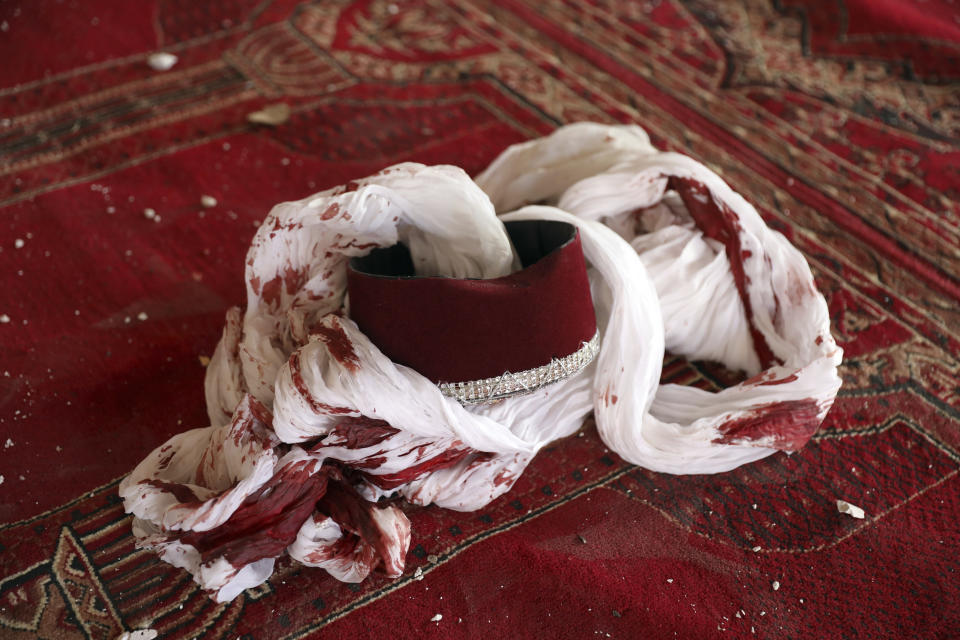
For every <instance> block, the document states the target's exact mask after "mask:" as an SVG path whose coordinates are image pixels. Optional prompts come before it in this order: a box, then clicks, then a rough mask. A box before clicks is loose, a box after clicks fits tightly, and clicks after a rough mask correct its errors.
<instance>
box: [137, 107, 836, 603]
mask: <svg viewBox="0 0 960 640" xmlns="http://www.w3.org/2000/svg"><path fill="white" fill-rule="evenodd" d="M528 203H537V204H528ZM507 211H511V212H510V213H505V212H507ZM498 212H500V213H501V215H500V216H499V217H498V215H497V213H498ZM531 219H547V220H558V221H562V222H567V223H570V224H573V225H575V226H576V227H577V228H578V229H579V231H580V235H581V240H582V244H583V250H584V256H585V258H586V260H587V264H588V267H589V270H588V274H589V276H590V280H591V289H592V292H593V299H594V305H595V308H596V313H597V322H598V327H599V331H600V335H601V348H600V353H599V356H598V357H597V359H596V360H595V361H594V362H593V363H592V364H591V365H590V366H588V367H587V368H586V369H585V370H584V371H583V372H581V373H580V374H578V375H576V376H573V377H570V378H568V379H565V380H563V381H561V382H558V383H555V384H552V385H550V386H547V387H545V388H542V389H540V390H538V391H536V392H534V393H531V394H528V395H523V396H518V397H512V398H507V399H505V400H503V401H501V402H498V403H495V404H482V405H471V406H469V407H465V406H462V405H460V404H459V403H458V402H457V401H456V400H454V399H452V398H449V397H447V396H445V395H443V393H441V391H440V389H439V388H438V387H437V386H436V385H434V384H433V383H432V382H431V381H430V380H428V379H426V378H425V377H423V376H422V375H420V374H419V373H417V372H416V371H414V370H412V369H410V368H407V367H404V366H402V365H399V364H396V363H394V362H392V361H390V360H389V359H388V358H386V357H385V356H384V355H383V354H382V353H381V352H380V351H379V350H378V349H377V347H376V346H375V345H374V344H372V343H371V342H370V341H369V340H368V339H367V338H366V336H364V335H363V334H362V333H361V332H360V331H359V329H358V328H357V326H356V325H355V324H354V323H353V322H352V321H351V320H350V319H349V300H348V299H347V295H346V294H347V292H346V275H345V271H346V261H347V260H348V259H349V258H351V257H353V256H359V255H363V254H365V253H367V252H369V251H370V250H372V249H373V248H375V247H385V246H390V245H393V244H395V243H397V242H403V243H405V244H406V245H407V246H408V247H409V249H410V252H411V255H412V257H413V260H414V265H415V269H416V272H417V274H418V275H431V276H448V277H456V278H495V277H500V276H503V275H506V274H508V273H511V272H512V271H514V270H516V269H517V268H518V262H517V259H516V258H515V256H514V252H513V250H512V247H511V245H510V241H509V239H508V237H507V235H506V233H505V232H504V228H503V224H502V221H508V220H531ZM245 279H246V285H247V306H246V308H245V309H244V310H242V311H241V310H240V309H239V308H234V309H231V310H230V311H229V312H228V313H227V320H226V326H225V328H224V332H223V337H222V339H221V341H220V343H219V345H218V346H217V349H216V351H215V353H214V355H213V357H212V359H211V362H210V364H209V367H208V370H207V378H206V384H205V389H206V398H207V408H208V413H209V417H210V422H211V426H209V427H206V428H203V429H195V430H192V431H187V432H185V433H182V434H180V435H177V436H174V437H173V438H171V439H170V440H169V441H168V442H167V443H165V444H164V445H162V446H161V447H159V448H158V449H157V450H155V451H154V452H153V453H152V454H150V456H148V457H147V458H146V459H145V460H144V461H143V462H141V463H140V465H139V466H137V468H136V469H135V470H134V471H133V473H131V475H130V476H129V477H127V478H126V479H125V480H124V481H123V483H122V484H121V487H120V493H121V496H122V497H123V499H124V504H125V507H126V509H127V511H128V512H131V513H133V514H134V516H135V520H134V533H135V535H136V537H137V539H138V544H139V545H140V546H143V547H148V548H152V549H154V550H156V551H157V552H158V553H159V554H160V555H161V557H162V558H163V559H164V560H166V561H168V562H170V563H172V564H174V565H176V566H179V567H183V568H185V569H187V570H188V571H190V572H191V573H192V574H193V576H194V578H195V579H196V580H197V582H198V583H200V584H201V585H202V586H203V587H204V588H205V589H209V590H211V591H212V592H213V595H214V597H215V598H216V599H217V600H221V601H223V600H229V599H231V598H233V597H235V596H236V595H237V594H239V593H240V592H241V591H242V590H243V589H245V588H248V587H251V586H255V585H257V584H259V583H261V582H263V581H264V580H266V579H267V578H268V577H269V576H270V574H271V573H272V570H273V564H274V560H275V558H276V557H278V556H280V555H282V554H283V553H289V554H290V555H291V556H292V557H293V558H294V559H296V560H297V561H299V562H302V563H304V564H306V565H309V566H317V567H322V568H324V569H326V570H327V571H328V572H330V573H331V574H332V575H333V576H334V577H336V578H338V579H340V580H345V581H351V582H356V581H360V580H363V579H364V578H365V577H366V576H367V575H368V574H369V572H370V571H371V570H373V569H374V568H378V567H379V568H380V569H382V570H383V571H384V572H385V573H387V575H389V576H393V577H396V576H399V575H400V574H401V573H402V571H403V565H404V557H405V555H406V551H407V548H408V546H409V544H410V525H409V522H408V521H407V519H406V517H405V516H404V514H403V512H402V510H401V509H400V508H399V507H398V506H397V504H396V503H395V502H390V501H380V502H378V500H379V499H380V498H383V497H385V496H393V495H395V494H396V495H400V496H402V497H403V498H405V499H406V500H407V501H409V502H411V503H414V504H420V505H427V504H431V503H433V504H437V505H439V506H441V507H445V508H450V509H457V510H463V511H470V510H475V509H478V508H481V507H482V506H484V505H486V504H487V503H489V502H490V501H491V500H493V499H495V498H496V497H497V496H499V495H502V494H503V493H504V492H506V491H508V490H509V489H510V487H511V486H512V485H513V482H514V481H515V480H516V478H517V477H519V475H520V474H521V473H522V472H523V470H524V468H525V467H526V465H527V464H528V463H529V462H530V460H531V459H532V458H533V457H534V456H535V455H536V453H537V451H539V450H540V449H541V448H542V447H543V446H545V445H546V444H548V443H549V442H551V441H553V440H556V439H558V438H562V437H564V436H567V435H570V434H572V433H574V432H575V431H576V430H577V429H579V427H580V426H581V424H582V422H583V420H584V418H586V417H587V416H588V415H589V414H590V413H591V412H593V413H594V415H595V418H596V423H597V428H598V430H599V433H600V436H601V438H602V439H603V441H604V442H605V443H606V444H607V445H608V446H609V447H610V448H611V449H612V450H614V451H615V452H617V453H618V454H619V455H620V456H622V457H623V458H624V459H625V460H627V461H629V462H631V463H634V464H638V465H641V466H644V467H646V468H648V469H652V470H655V471H662V472H667V473H718V472H723V471H727V470H730V469H733V468H735V467H737V466H739V465H742V464H745V463H748V462H751V461H754V460H758V459H760V458H763V457H765V456H768V455H770V454H772V453H774V452H775V451H777V450H785V451H794V450H796V449H798V448H799V447H801V446H803V444H804V443H805V442H806V441H807V440H808V439H809V438H810V436H811V435H812V434H813V433H814V432H815V431H816V429H817V428H818V426H819V424H820V423H821V421H822V420H823V418H824V416H825V415H826V413H827V412H828V411H829V409H830V406H831V405H832V403H833V400H834V398H835V396H836V393H837V391H838V389H839V386H840V378H839V376H838V374H837V367H838V366H839V364H840V361H841V357H842V351H841V350H840V348H839V347H838V346H837V345H836V343H835V342H834V340H833V338H832V337H831V335H830V326H829V315H828V311H827V305H826V302H825V300H824V299H823V296H822V295H821V294H820V293H819V292H818V291H817V289H816V285H815V283H814V280H813V277H812V275H811V273H810V270H809V267H808V266H807V263H806V261H805V260H804V258H803V257H802V255H801V254H800V253H799V252H798V251H797V250H796V249H795V248H794V247H793V246H791V245H790V243H789V242H788V241H787V240H786V238H784V237H783V236H782V235H781V234H780V233H778V232H776V231H773V230H771V229H770V228H768V227H767V226H766V224H765V223H764V222H763V220H762V218H761V217H760V216H759V214H758V213H757V212H756V210H755V209H754V208H753V207H752V206H751V205H750V204H749V203H747V202H746V201H745V200H744V199H743V198H741V197H740V196H739V195H737V194H736V193H734V192H733V191H732V190H731V189H730V188H729V187H728V186H727V185H726V184H725V183H724V182H723V181H722V180H721V179H720V178H719V177H718V176H717V175H716V174H714V173H713V172H711V171H710V170H709V169H707V168H706V167H704V166H703V165H701V164H699V163H697V162H696V161H694V160H692V159H690V158H688V157H686V156H682V155H679V154H675V153H662V152H658V151H657V150H656V149H654V148H653V147H652V146H651V145H650V142H649V138H648V137H647V135H646V133H645V132H644V131H643V130H642V129H640V128H639V127H635V126H606V125H598V124H590V123H582V124H576V125H570V126H567V127H563V128H561V129H559V130H557V131H556V132H554V133H553V134H552V135H550V136H548V137H546V138H543V139H539V140H534V141H531V142H527V143H524V144H520V145H516V146H514V147H511V148H510V149H508V150H507V151H505V152H504V153H503V154H501V156H500V157H498V158H497V159H496V160H495V161H494V162H493V163H492V164H491V165H490V167H489V168H488V169H486V170H485V171H484V172H483V173H482V174H480V175H479V176H478V177H477V178H476V181H473V180H471V179H470V178H469V177H468V176H467V175H466V174H465V173H464V172H463V171H462V170H460V169H458V168H456V167H450V166H435V167H428V166H423V165H419V164H413V163H404V164H400V165H396V166H393V167H390V168H388V169H385V170H383V171H382V172H380V173H379V174H377V175H374V176H370V177H368V178H364V179H362V180H357V181H354V182H351V183H349V184H348V185H345V186H340V187H336V188H333V189H330V190H327V191H323V192H321V193H318V194H316V195H314V196H311V197H309V198H305V199H303V200H300V201H296V202H287V203H282V204H279V205H277V206H276V207H274V209H273V210H272V211H271V212H270V214H269V216H267V218H266V219H265V220H264V222H263V224H262V226H261V227H260V229H259V230H258V231H257V234H256V236H255V237H254V239H253V242H252V244H251V247H250V251H249V253H248V258H247V263H246V271H245ZM665 350H669V351H671V352H673V353H676V354H680V355H683V356H685V357H687V358H690V359H706V360H715V361H719V362H721V363H723V364H724V365H726V366H727V367H729V368H731V369H741V370H743V371H745V372H746V373H747V375H748V376H750V377H749V378H748V379H747V380H746V381H744V382H742V383H741V384H738V385H735V386H733V387H730V388H727V389H724V390H722V391H719V392H717V393H711V392H707V391H704V390H701V389H696V388H692V387H684V386H678V385H672V384H666V385H660V384H659V381H660V372H661V368H662V364H663V356H664V352H665Z"/></svg>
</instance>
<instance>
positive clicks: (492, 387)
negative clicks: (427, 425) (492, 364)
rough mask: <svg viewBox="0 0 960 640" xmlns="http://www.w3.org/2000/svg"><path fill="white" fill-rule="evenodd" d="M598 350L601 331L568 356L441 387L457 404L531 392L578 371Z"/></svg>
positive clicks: (480, 401) (441, 384) (499, 398)
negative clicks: (539, 365)
mask: <svg viewBox="0 0 960 640" xmlns="http://www.w3.org/2000/svg"><path fill="white" fill-rule="evenodd" d="M599 351H600V332H597V333H595V334H593V337H592V338H590V341H589V342H584V343H581V345H580V348H579V349H577V350H576V351H574V352H573V353H571V354H570V355H568V356H564V357H562V358H554V359H553V360H551V361H550V362H549V363H548V364H545V365H543V366H542V367H536V368H535V369H527V370H526V371H519V372H517V373H510V372H507V373H504V374H502V375H499V376H497V377H495V378H484V379H483V380H470V381H469V382H442V383H440V385H439V387H440V391H441V393H443V395H445V396H449V397H451V398H455V399H456V400H457V401H458V402H459V403H460V404H480V403H482V402H492V401H494V400H501V399H503V398H507V397H509V396H518V395H523V394H525V393H533V392H534V391H537V390H538V389H541V388H543V387H545V386H547V385H548V384H553V383H554V382H559V381H561V380H563V379H565V378H569V377H570V376H573V375H576V374H577V373H580V372H581V371H582V370H583V369H584V367H586V366H587V365H588V364H590V362H591V361H592V360H593V359H594V358H595V357H596V355H597V353H598V352H599Z"/></svg>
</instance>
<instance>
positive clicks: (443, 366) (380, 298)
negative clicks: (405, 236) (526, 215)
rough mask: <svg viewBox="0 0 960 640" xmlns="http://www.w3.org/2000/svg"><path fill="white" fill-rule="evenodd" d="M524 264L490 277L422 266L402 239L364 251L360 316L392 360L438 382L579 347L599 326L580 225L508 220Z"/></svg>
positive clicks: (357, 304)
mask: <svg viewBox="0 0 960 640" xmlns="http://www.w3.org/2000/svg"><path fill="white" fill-rule="evenodd" d="M505 227H506V229H507V233H508V234H509V236H510V239H511V241H512V242H513V245H514V247H515V248H516V250H517V254H518V255H519V257H520V261H521V264H522V265H523V268H522V269H521V270H520V271H517V272H515V273H512V274H510V275H507V276H503V277H501V278H493V279H489V280H478V279H457V278H442V277H427V278H420V277H417V276H415V275H413V273H414V272H413V262H412V260H411V259H410V252H409V251H408V250H407V248H406V247H405V246H403V245H401V244H398V245H394V246H392V247H389V248H385V249H377V250H375V251H373V252H371V253H370V254H368V255H367V256H364V257H361V258H354V259H353V260H351V261H350V264H349V267H348V269H347V286H348V290H349V294H350V317H351V318H352V319H353V320H354V322H356V323H357V325H358V326H359V327H360V330H361V331H363V332H364V334H366V336H367V337H368V338H370V340H371V341H372V342H373V343H374V344H375V345H376V346H377V347H378V348H379V349H380V350H381V351H382V352H383V353H384V354H385V355H386V356H387V357H389V358H390V359H391V360H393V361H394V362H397V363H399V364H404V365H407V366H409V367H411V368H413V369H415V370H416V371H418V372H420V373H421V374H423V375H424V376H425V377H427V378H429V379H430V380H432V381H433V382H436V383H441V382H463V381H470V380H479V379H483V378H492V377H495V376H499V375H501V374H503V373H506V372H511V373H516V372H520V371H524V370H527V369H533V368H535V367H541V366H543V365H546V364H548V363H550V362H551V360H553V359H558V358H563V357H565V356H569V355H570V354H572V353H574V352H576V351H577V350H578V349H580V348H581V347H582V346H583V344H584V343H585V342H588V341H590V340H591V339H592V338H593V337H594V335H595V334H596V331H597V322H596V316H595V314H594V310H593V300H592V298H591V296H590V283H589V281H588V279H587V271H586V264H585V263H584V259H583V251H582V249H581V246H580V234H579V232H578V231H577V229H576V227H574V226H573V225H570V224H567V223H565V222H556V221H548V220H526V221H519V222H508V223H506V224H505Z"/></svg>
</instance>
